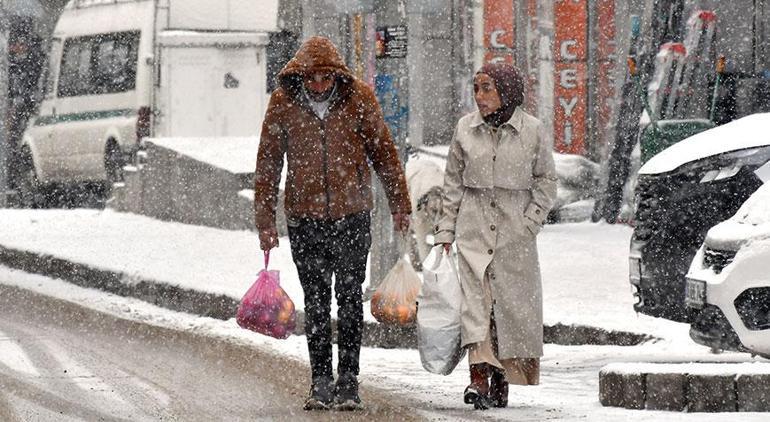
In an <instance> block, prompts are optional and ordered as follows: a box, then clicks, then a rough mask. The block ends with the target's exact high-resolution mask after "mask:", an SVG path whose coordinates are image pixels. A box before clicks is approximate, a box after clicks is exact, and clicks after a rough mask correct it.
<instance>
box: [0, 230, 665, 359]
mask: <svg viewBox="0 0 770 422" xmlns="http://www.w3.org/2000/svg"><path fill="white" fill-rule="evenodd" d="M0 264H2V265H5V266H8V267H10V268H14V269H17V270H22V271H25V272H28V273H33V274H40V275H43V276H46V277H51V278H58V279H61V280H65V281H67V282H70V283H72V284H75V285H78V286H80V287H86V288H93V289H99V290H103V291H105V292H109V293H113V294H116V295H119V296H125V297H134V298H137V299H140V300H143V301H145V302H148V303H151V304H153V305H156V306H160V307H162V308H166V309H170V310H173V311H179V312H187V313H191V314H194V315H200V316H204V317H210V318H216V319H221V320H227V319H230V318H234V317H235V314H236V311H237V309H238V300H236V299H233V298H232V297H229V296H225V295H217V294H213V293H206V292H201V291H197V290H192V289H185V288H181V287H179V286H173V285H170V284H168V283H165V282H161V281H155V280H147V279H141V278H138V277H137V276H134V275H130V274H126V273H122V272H115V271H111V270H105V269H99V268H94V267H91V266H89V265H87V264H82V263H77V262H72V261H69V260H66V259H63V258H57V257H55V256H51V255H47V254H38V253H35V252H30V251H24V250H18V249H13V248H8V247H5V246H3V245H0ZM367 308H368V306H367V305H366V304H364V312H368V309H367ZM304 321H305V314H304V312H302V311H299V310H298V311H297V328H296V329H295V330H294V334H295V335H303V334H304V333H305V330H304V325H305V322H304ZM332 330H333V336H334V337H333V338H334V342H336V332H337V330H336V321H335V320H334V319H333V320H332ZM543 340H544V342H545V343H550V344H560V345H585V344H591V345H618V346H635V345H638V344H641V343H644V342H647V341H650V340H655V337H653V336H650V335H646V334H638V333H631V332H625V331H607V330H604V329H601V328H596V327H589V326H576V325H564V324H555V325H550V326H549V325H545V326H543ZM362 345H363V346H366V347H378V348H385V349H393V348H403V349H416V348H417V329H416V327H415V326H414V325H411V326H396V325H387V324H380V323H376V322H369V321H364V330H363V336H362Z"/></svg>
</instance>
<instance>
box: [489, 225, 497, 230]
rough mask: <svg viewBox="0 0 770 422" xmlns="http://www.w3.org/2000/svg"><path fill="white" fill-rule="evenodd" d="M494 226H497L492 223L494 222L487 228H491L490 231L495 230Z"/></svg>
mask: <svg viewBox="0 0 770 422" xmlns="http://www.w3.org/2000/svg"><path fill="white" fill-rule="evenodd" d="M496 228H497V227H495V225H494V224H492V225H491V226H489V230H492V231H495V229H496Z"/></svg>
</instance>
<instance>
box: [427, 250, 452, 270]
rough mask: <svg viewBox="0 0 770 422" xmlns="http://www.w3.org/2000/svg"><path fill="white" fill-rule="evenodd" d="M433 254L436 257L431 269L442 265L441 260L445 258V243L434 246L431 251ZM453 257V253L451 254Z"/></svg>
mask: <svg viewBox="0 0 770 422" xmlns="http://www.w3.org/2000/svg"><path fill="white" fill-rule="evenodd" d="M431 252H432V253H433V255H434V256H435V257H436V258H435V259H434V260H433V265H432V266H431V268H430V269H431V271H435V270H436V269H437V268H438V267H439V265H441V261H442V260H443V259H444V245H436V246H434V247H433V250H432V251H431ZM449 257H451V254H450V255H449Z"/></svg>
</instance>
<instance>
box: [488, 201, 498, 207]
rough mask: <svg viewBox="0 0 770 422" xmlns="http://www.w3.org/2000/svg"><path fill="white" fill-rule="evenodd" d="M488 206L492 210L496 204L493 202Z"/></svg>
mask: <svg viewBox="0 0 770 422" xmlns="http://www.w3.org/2000/svg"><path fill="white" fill-rule="evenodd" d="M489 206H490V207H492V208H494V207H496V206H497V204H496V203H495V201H492V202H491V203H490V204H489Z"/></svg>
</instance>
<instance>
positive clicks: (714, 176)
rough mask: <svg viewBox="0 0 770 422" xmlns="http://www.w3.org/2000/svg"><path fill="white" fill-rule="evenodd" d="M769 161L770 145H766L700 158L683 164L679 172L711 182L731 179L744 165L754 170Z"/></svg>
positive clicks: (704, 181)
mask: <svg viewBox="0 0 770 422" xmlns="http://www.w3.org/2000/svg"><path fill="white" fill-rule="evenodd" d="M768 161H770V146H764V147H758V148H749V149H742V150H738V151H732V152H728V153H725V154H719V155H715V156H712V157H708V158H705V159H702V160H698V161H696V162H694V163H690V164H686V165H684V166H682V167H681V168H680V170H679V172H680V173H684V174H686V175H687V176H688V177H689V178H690V180H693V181H695V180H697V181H698V182H699V183H709V182H714V181H717V180H724V179H729V178H731V177H733V176H735V175H736V174H738V172H740V171H741V169H743V168H744V167H745V168H748V169H750V170H752V171H753V170H755V169H756V168H758V167H760V166H762V165H763V164H765V163H767V162H768Z"/></svg>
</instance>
